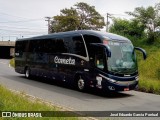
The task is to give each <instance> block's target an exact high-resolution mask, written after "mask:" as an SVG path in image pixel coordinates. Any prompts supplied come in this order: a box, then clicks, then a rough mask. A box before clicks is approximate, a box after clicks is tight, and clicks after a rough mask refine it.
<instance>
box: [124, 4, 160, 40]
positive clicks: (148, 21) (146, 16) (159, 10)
mask: <svg viewBox="0 0 160 120" xmlns="http://www.w3.org/2000/svg"><path fill="white" fill-rule="evenodd" d="M126 13H127V14H129V15H131V16H133V17H134V20H136V21H138V23H140V24H143V26H144V27H145V30H146V31H147V34H148V40H149V41H150V42H154V40H155V39H156V38H155V37H156V34H155V29H156V28H157V27H158V26H160V3H158V4H156V5H155V7H152V6H149V7H147V8H144V7H137V8H135V10H134V12H126Z"/></svg>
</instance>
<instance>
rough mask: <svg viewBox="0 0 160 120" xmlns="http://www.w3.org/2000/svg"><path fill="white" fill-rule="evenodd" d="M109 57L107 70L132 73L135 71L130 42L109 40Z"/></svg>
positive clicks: (135, 62) (133, 53)
mask: <svg viewBox="0 0 160 120" xmlns="http://www.w3.org/2000/svg"><path fill="white" fill-rule="evenodd" d="M108 44H109V47H110V49H111V57H108V71H110V72H114V73H119V74H132V73H135V72H136V71H137V61H136V56H135V52H134V47H133V45H132V44H131V43H130V42H113V41H109V43H108Z"/></svg>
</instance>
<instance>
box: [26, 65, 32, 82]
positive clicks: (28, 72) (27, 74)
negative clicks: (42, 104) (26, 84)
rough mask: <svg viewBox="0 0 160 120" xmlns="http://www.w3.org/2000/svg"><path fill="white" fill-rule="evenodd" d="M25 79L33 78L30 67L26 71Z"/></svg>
mask: <svg viewBox="0 0 160 120" xmlns="http://www.w3.org/2000/svg"><path fill="white" fill-rule="evenodd" d="M25 77H26V78H27V79H29V78H30V77H31V75H30V69H29V67H27V68H26V69H25Z"/></svg>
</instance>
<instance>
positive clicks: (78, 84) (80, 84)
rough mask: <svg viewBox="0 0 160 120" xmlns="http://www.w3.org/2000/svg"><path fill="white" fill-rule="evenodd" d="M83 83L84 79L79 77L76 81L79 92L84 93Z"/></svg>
mask: <svg viewBox="0 0 160 120" xmlns="http://www.w3.org/2000/svg"><path fill="white" fill-rule="evenodd" d="M85 86H86V85H85V81H84V79H83V78H82V77H81V76H80V77H79V78H78V80H77V88H78V90H79V91H84V90H85Z"/></svg>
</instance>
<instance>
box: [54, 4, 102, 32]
mask: <svg viewBox="0 0 160 120" xmlns="http://www.w3.org/2000/svg"><path fill="white" fill-rule="evenodd" d="M53 18H54V23H53V24H52V28H53V30H52V32H60V31H69V30H81V29H90V30H100V29H101V28H103V26H104V25H105V23H104V18H103V17H102V16H101V15H100V14H99V13H98V12H97V11H96V10H95V7H94V6H89V5H88V4H87V3H83V2H80V3H77V4H75V5H74V6H73V7H71V8H69V9H67V8H65V9H63V10H61V11H60V15H57V16H54V17H53Z"/></svg>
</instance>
